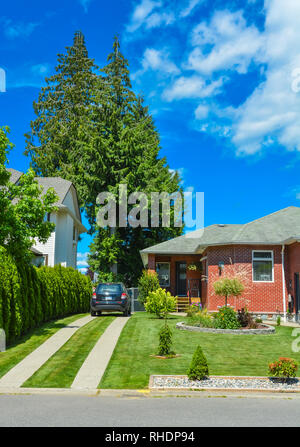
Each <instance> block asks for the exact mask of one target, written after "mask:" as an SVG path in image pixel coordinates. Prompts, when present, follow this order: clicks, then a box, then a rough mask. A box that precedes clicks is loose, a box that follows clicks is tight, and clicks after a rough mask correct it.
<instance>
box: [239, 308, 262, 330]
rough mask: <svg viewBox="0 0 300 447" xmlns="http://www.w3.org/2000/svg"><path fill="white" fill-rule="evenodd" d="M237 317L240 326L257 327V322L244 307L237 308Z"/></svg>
mask: <svg viewBox="0 0 300 447" xmlns="http://www.w3.org/2000/svg"><path fill="white" fill-rule="evenodd" d="M237 319H238V321H239V323H240V325H241V326H242V327H248V328H250V329H255V328H257V322H256V321H255V320H254V318H253V317H252V315H251V314H250V313H249V312H248V310H247V308H246V307H243V308H242V309H240V310H238V314H237Z"/></svg>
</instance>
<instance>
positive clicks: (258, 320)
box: [255, 318, 263, 324]
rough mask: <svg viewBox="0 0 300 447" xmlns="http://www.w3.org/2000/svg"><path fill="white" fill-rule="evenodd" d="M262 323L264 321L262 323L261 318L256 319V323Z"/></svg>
mask: <svg viewBox="0 0 300 447" xmlns="http://www.w3.org/2000/svg"><path fill="white" fill-rule="evenodd" d="M262 322H263V321H262V319H261V318H255V323H257V324H260V323H262Z"/></svg>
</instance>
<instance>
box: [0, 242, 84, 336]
mask: <svg viewBox="0 0 300 447" xmlns="http://www.w3.org/2000/svg"><path fill="white" fill-rule="evenodd" d="M91 294H92V283H91V280H90V278H89V277H87V276H84V275H82V274H81V273H80V272H79V271H78V270H74V269H73V268H71V267H67V268H65V267H62V266H61V265H57V266H55V267H41V268H36V267H34V266H32V265H18V264H16V263H15V261H14V260H13V258H12V257H11V256H10V255H8V254H7V253H6V251H5V250H4V249H3V248H2V247H0V328H3V329H4V330H5V334H6V340H7V341H12V340H14V339H15V338H17V337H19V336H20V335H23V334H25V333H26V332H28V331H29V330H31V329H33V328H35V327H38V326H40V325H41V324H42V323H44V322H46V321H49V320H53V319H56V318H62V317H64V316H66V315H70V314H74V313H82V312H88V311H89V305H90V299H91Z"/></svg>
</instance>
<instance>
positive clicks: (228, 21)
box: [186, 11, 264, 75]
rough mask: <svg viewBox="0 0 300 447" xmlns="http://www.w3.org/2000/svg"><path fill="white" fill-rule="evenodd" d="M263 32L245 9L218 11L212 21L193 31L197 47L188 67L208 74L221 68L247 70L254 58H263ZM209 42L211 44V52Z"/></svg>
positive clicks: (191, 55) (188, 62)
mask: <svg viewBox="0 0 300 447" xmlns="http://www.w3.org/2000/svg"><path fill="white" fill-rule="evenodd" d="M263 41H264V39H263V36H262V35H261V34H260V32H259V31H258V29H257V28H256V27H254V26H247V23H246V21H245V19H244V17H243V14H242V12H241V11H238V12H234V13H231V12H230V11H217V12H216V13H215V14H214V15H213V17H212V19H211V21H210V23H209V24H207V23H206V22H202V23H200V24H199V25H197V26H196V27H195V28H194V30H193V33H192V44H193V46H194V47H195V48H194V49H193V50H192V51H191V53H190V55H189V57H188V61H187V63H186V68H187V69H190V70H195V71H198V72H200V73H203V74H205V75H211V74H212V73H214V72H216V71H220V70H228V69H230V70H236V71H237V72H238V73H245V72H246V71H247V69H248V67H249V64H250V63H251V61H252V60H253V59H258V60H259V59H260V58H261V49H262V48H263ZM207 45H209V46H211V49H210V51H209V52H208V53H207V50H206V47H207Z"/></svg>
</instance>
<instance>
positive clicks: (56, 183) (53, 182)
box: [7, 168, 87, 232]
mask: <svg viewBox="0 0 300 447" xmlns="http://www.w3.org/2000/svg"><path fill="white" fill-rule="evenodd" d="M7 171H8V172H10V174H11V177H10V181H11V182H12V183H17V182H18V181H19V180H20V178H21V176H22V175H23V172H20V171H17V170H16V169H12V168H7ZM35 179H36V180H37V182H38V184H39V186H42V187H43V194H46V193H47V191H48V189H49V188H54V190H55V192H56V194H57V196H58V201H57V202H56V203H55V204H54V205H55V206H58V207H59V208H60V209H61V211H68V212H69V214H70V215H71V216H72V218H73V219H74V220H75V221H76V222H77V224H78V226H79V228H80V230H81V232H86V231H87V229H86V228H85V227H84V225H82V222H81V215H80V210H79V208H78V202H77V213H78V216H76V215H75V214H73V213H72V211H70V210H69V209H68V207H67V206H66V205H65V204H64V200H65V198H66V196H67V194H68V192H69V190H70V188H72V189H73V193H74V194H75V195H76V200H78V199H77V192H76V189H75V187H74V185H73V183H72V182H70V181H69V180H65V179H63V178H61V177H35ZM14 200H15V199H14Z"/></svg>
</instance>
